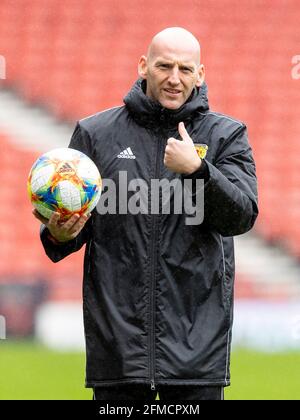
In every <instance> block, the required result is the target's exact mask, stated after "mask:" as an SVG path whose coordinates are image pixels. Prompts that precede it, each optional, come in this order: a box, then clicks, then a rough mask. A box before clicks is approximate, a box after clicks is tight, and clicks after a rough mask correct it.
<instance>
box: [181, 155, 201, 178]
mask: <svg viewBox="0 0 300 420" xmlns="http://www.w3.org/2000/svg"><path fill="white" fill-rule="evenodd" d="M201 165H202V159H200V158H199V160H198V161H197V162H195V164H194V165H193V167H191V169H190V170H189V171H188V172H187V173H185V174H184V175H186V176H189V175H192V174H193V173H194V172H197V171H199V170H200V168H201Z"/></svg>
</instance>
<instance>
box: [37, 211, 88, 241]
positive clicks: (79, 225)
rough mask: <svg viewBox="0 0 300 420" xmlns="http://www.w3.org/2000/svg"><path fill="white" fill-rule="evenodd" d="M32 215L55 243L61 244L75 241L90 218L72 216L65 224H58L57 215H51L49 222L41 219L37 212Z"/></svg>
mask: <svg viewBox="0 0 300 420" xmlns="http://www.w3.org/2000/svg"><path fill="white" fill-rule="evenodd" d="M32 213H33V215H34V217H36V218H37V219H38V220H39V221H40V222H42V223H43V224H44V225H45V226H46V227H47V228H48V230H49V232H50V234H51V236H52V237H53V238H54V239H55V240H56V241H57V242H61V243H63V242H68V241H71V240H72V239H75V238H76V236H77V235H79V233H80V232H81V230H82V229H83V227H84V225H85V224H86V222H87V221H88V220H89V218H90V216H91V215H90V214H89V215H88V216H85V215H83V216H79V214H74V215H73V216H71V217H70V219H69V220H67V221H66V222H60V221H59V219H60V214H59V213H53V214H52V216H51V218H50V219H49V220H48V219H46V218H45V217H43V216H42V215H41V214H40V213H39V212H38V211H37V210H33V212H32Z"/></svg>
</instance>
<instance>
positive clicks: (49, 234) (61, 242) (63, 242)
mask: <svg viewBox="0 0 300 420" xmlns="http://www.w3.org/2000/svg"><path fill="white" fill-rule="evenodd" d="M47 239H49V241H50V242H52V243H53V244H54V245H64V244H66V243H67V242H69V241H58V240H57V239H56V238H54V236H52V235H51V233H50V232H48V233H47Z"/></svg>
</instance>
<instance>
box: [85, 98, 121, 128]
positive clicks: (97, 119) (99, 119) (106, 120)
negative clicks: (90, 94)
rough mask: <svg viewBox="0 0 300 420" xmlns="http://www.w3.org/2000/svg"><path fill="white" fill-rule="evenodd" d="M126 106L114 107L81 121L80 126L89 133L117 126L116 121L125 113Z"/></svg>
mask: <svg viewBox="0 0 300 420" xmlns="http://www.w3.org/2000/svg"><path fill="white" fill-rule="evenodd" d="M124 110H125V105H119V106H114V107H112V108H108V109H105V110H103V111H100V112H97V113H96V114H93V115H90V116H88V117H86V118H83V119H81V120H80V121H79V125H80V126H81V127H82V128H84V129H85V130H86V131H88V132H94V131H97V130H99V129H101V128H104V127H108V126H109V125H110V124H115V122H116V119H117V118H118V117H119V116H120V115H121V114H122V113H123V112H124Z"/></svg>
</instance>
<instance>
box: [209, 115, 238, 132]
mask: <svg viewBox="0 0 300 420" xmlns="http://www.w3.org/2000/svg"><path fill="white" fill-rule="evenodd" d="M206 118H207V120H208V121H210V122H211V123H212V124H217V125H218V126H219V127H220V128H221V129H228V130H230V129H238V128H241V129H243V128H246V125H245V123H244V122H243V121H240V120H238V119H236V118H233V117H231V116H229V115H226V114H222V113H220V112H215V111H208V112H207V113H206Z"/></svg>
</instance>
